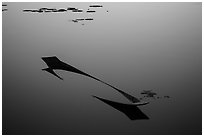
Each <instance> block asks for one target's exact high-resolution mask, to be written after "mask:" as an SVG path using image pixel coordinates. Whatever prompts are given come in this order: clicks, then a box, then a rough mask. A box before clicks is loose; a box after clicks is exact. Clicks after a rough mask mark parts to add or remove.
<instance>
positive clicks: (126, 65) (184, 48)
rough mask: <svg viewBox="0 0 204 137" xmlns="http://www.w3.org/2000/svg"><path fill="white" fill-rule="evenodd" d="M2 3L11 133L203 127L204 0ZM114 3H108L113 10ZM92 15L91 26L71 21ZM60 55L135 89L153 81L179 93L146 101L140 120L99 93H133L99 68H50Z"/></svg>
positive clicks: (194, 130)
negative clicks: (94, 5) (47, 59)
mask: <svg viewBox="0 0 204 137" xmlns="http://www.w3.org/2000/svg"><path fill="white" fill-rule="evenodd" d="M7 4H8V11H6V12H2V18H3V19H2V40H3V42H2V47H3V94H2V95H3V115H2V116H3V133H4V134H201V127H202V85H201V83H202V75H201V74H202V70H201V69H202V67H201V65H202V63H201V62H202V15H201V14H202V7H201V6H202V4H201V3H101V4H102V5H103V6H104V7H103V8H101V9H97V12H96V13H95V14H93V15H89V16H88V15H87V13H76V14H73V13H71V12H68V13H44V14H38V13H23V12H22V10H23V9H35V8H36V9H37V8H41V7H53V8H67V7H69V6H73V7H77V8H82V9H87V8H88V6H89V5H90V4H91V3H7ZM106 10H109V13H107V12H106ZM77 17H93V18H94V20H93V21H92V22H87V23H85V25H84V26H82V25H80V24H75V23H72V22H69V20H70V19H75V18H77ZM53 55H56V56H57V57H58V58H60V59H61V60H62V61H64V62H67V63H70V64H72V65H74V66H77V67H78V68H80V69H81V70H84V71H85V72H88V73H90V74H92V75H94V76H96V77H98V78H100V79H102V80H104V81H106V82H109V83H111V84H113V85H115V86H117V87H119V88H121V89H122V90H124V91H126V92H127V93H130V94H132V95H135V96H138V97H140V92H141V90H143V89H153V90H154V91H155V92H157V93H158V94H159V95H160V96H163V95H169V96H171V97H172V98H170V99H159V100H152V101H151V103H150V104H149V105H146V106H142V107H140V108H141V110H142V111H143V112H144V113H145V114H147V115H148V116H149V117H150V120H138V121H131V120H129V119H128V118H127V117H126V116H125V115H124V114H123V113H121V112H119V111H117V110H115V109H113V108H111V107H110V106H108V105H106V104H104V103H102V102H100V101H99V100H96V99H94V98H92V97H91V95H96V96H99V97H102V98H106V99H110V100H114V101H118V102H123V103H128V101H127V100H126V99H125V98H124V97H123V96H121V95H120V94H118V93H117V92H116V91H115V90H113V89H111V88H109V87H107V86H106V85H103V84H101V83H99V82H97V81H94V80H92V79H90V78H87V77H84V76H80V75H77V74H74V73H69V72H64V71H58V72H57V73H58V74H59V75H60V76H62V77H63V78H64V79H65V80H64V81H61V80H59V79H57V78H56V77H54V76H52V75H50V74H48V73H46V72H44V71H42V70H41V69H42V68H44V67H46V64H45V63H44V62H43V61H42V60H41V57H42V56H53Z"/></svg>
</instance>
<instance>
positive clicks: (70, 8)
mask: <svg viewBox="0 0 204 137" xmlns="http://www.w3.org/2000/svg"><path fill="white" fill-rule="evenodd" d="M67 10H77V9H76V8H70V7H69V8H67Z"/></svg>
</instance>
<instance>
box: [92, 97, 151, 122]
mask: <svg viewBox="0 0 204 137" xmlns="http://www.w3.org/2000/svg"><path fill="white" fill-rule="evenodd" d="M93 97H94V98H97V99H98V100H100V101H102V102H104V103H106V104H107V105H109V106H111V107H113V108H115V109H117V110H118V111H120V112H122V113H124V114H125V115H126V116H127V117H128V118H129V119H131V120H141V119H149V118H148V116H146V115H145V114H144V113H143V112H142V111H141V110H140V109H139V108H138V107H137V106H139V105H137V104H123V103H118V102H114V101H110V100H107V99H103V98H100V97H97V96H93ZM141 105H142V104H141ZM143 105H145V104H143Z"/></svg>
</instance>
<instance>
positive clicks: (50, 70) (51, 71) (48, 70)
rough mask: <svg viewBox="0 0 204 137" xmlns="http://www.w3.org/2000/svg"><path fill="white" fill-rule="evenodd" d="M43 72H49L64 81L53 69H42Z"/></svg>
mask: <svg viewBox="0 0 204 137" xmlns="http://www.w3.org/2000/svg"><path fill="white" fill-rule="evenodd" d="M42 70H44V71H47V72H49V73H51V74H53V75H54V76H56V77H58V78H59V79H61V80H63V78H61V77H60V76H58V75H57V74H56V73H55V72H54V71H53V69H51V68H45V69H42Z"/></svg>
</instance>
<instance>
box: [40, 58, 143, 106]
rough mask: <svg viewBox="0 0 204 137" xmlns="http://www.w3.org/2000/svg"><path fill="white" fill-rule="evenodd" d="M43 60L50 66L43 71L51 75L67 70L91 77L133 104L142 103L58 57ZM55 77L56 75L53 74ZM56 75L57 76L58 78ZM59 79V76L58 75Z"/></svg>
mask: <svg viewBox="0 0 204 137" xmlns="http://www.w3.org/2000/svg"><path fill="white" fill-rule="evenodd" d="M42 60H43V61H44V62H45V63H46V64H47V66H48V68H46V69H43V70H46V71H47V72H49V73H51V74H53V72H54V71H53V70H65V71H69V72H73V73H77V74H81V75H84V76H87V77H90V78H92V79H94V80H97V81H99V82H101V83H103V84H105V85H107V86H109V87H111V88H113V89H115V90H116V91H118V92H119V93H120V94H122V95H123V96H124V97H126V98H127V99H128V100H129V101H130V102H132V103H138V102H140V100H139V99H137V98H136V97H134V96H132V95H129V94H127V93H125V92H124V91H122V90H120V89H118V88H116V87H114V86H112V85H110V84H108V83H106V82H104V81H102V80H100V79H98V78H96V77H93V76H91V75H89V74H87V73H85V72H83V71H81V70H79V69H77V68H75V67H73V66H71V65H69V64H66V63H64V62H62V61H60V60H59V59H58V58H57V57H56V56H52V57H42ZM53 75H55V74H53ZM56 75H57V74H56ZM56 75H55V76H56ZM57 77H58V78H59V76H58V75H57ZM60 79H62V78H61V77H60Z"/></svg>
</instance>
